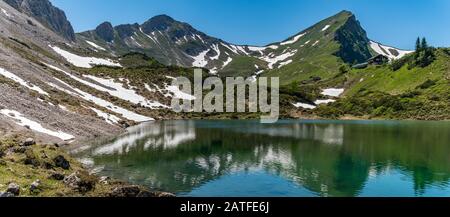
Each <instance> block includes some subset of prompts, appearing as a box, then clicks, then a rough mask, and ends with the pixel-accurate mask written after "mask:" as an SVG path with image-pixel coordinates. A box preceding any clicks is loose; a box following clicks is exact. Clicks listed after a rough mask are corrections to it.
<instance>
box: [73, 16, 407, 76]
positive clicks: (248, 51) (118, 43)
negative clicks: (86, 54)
mask: <svg viewBox="0 0 450 217" xmlns="http://www.w3.org/2000/svg"><path fill="white" fill-rule="evenodd" d="M77 37H78V40H79V42H80V43H83V42H87V43H85V46H87V47H88V48H91V49H95V47H92V42H93V43H95V44H97V45H99V46H101V47H103V48H105V49H106V50H107V51H109V52H113V53H115V54H116V55H123V54H125V53H129V52H141V53H145V54H147V55H149V56H151V57H154V58H156V59H157V60H158V61H160V62H162V63H164V64H170V65H180V66H185V67H202V68H206V69H209V70H210V72H211V73H222V74H224V75H232V74H233V71H234V72H236V71H239V72H238V74H240V75H252V74H255V73H257V74H260V73H261V72H262V71H264V72H271V73H272V74H274V73H275V74H276V73H278V72H277V71H279V70H282V71H289V73H284V74H286V75H291V74H292V73H293V72H294V71H292V70H293V69H298V68H299V67H300V68H305V69H304V70H307V71H309V70H319V71H321V70H323V71H327V74H329V75H332V74H333V73H335V72H337V69H338V68H339V65H341V64H345V63H346V64H354V63H362V62H365V61H366V60H368V59H369V58H371V57H372V56H374V55H376V54H382V55H385V56H388V57H390V58H392V59H393V58H399V57H401V56H402V55H403V54H405V52H404V51H401V50H398V49H397V50H395V49H394V50H393V49H389V48H390V47H389V48H388V49H383V45H381V44H378V43H375V42H372V41H371V40H370V39H369V38H368V36H367V33H366V31H365V30H364V29H363V28H362V27H361V25H360V23H359V21H358V20H357V18H356V16H355V15H354V14H353V13H351V12H349V11H341V12H339V13H337V14H336V15H334V16H331V17H330V18H327V19H325V20H323V21H320V22H319V23H317V24H315V25H313V26H311V27H309V28H308V29H306V30H304V31H301V32H300V33H298V34H296V35H294V36H292V37H290V38H288V39H286V40H284V41H282V42H275V43H271V44H269V45H267V46H262V47H261V46H248V45H235V44H232V43H228V42H225V41H223V40H220V39H218V38H215V37H212V36H208V35H206V34H205V33H203V32H201V31H199V30H197V29H195V28H194V27H192V26H191V25H189V24H187V23H183V22H180V21H177V20H175V19H173V18H172V17H169V16H167V15H158V16H155V17H153V18H151V19H149V20H148V21H146V22H144V23H143V24H141V25H139V24H124V25H119V26H115V27H113V26H112V25H111V24H110V23H108V22H105V23H103V24H101V25H99V26H98V27H97V28H96V29H95V30H92V31H86V32H83V33H79V34H78V36H77ZM380 46H381V47H380ZM380 51H385V52H383V53H381V52H380ZM391 51H392V53H391ZM393 54H396V55H393ZM306 59H309V61H306ZM292 64H293V65H294V66H296V67H288V66H289V65H292ZM305 64H306V65H305ZM285 67H287V68H285ZM282 68H284V69H282ZM289 68H292V69H289ZM258 72H259V73H258ZM307 74H308V72H305V73H303V75H307ZM299 79H301V78H299Z"/></svg>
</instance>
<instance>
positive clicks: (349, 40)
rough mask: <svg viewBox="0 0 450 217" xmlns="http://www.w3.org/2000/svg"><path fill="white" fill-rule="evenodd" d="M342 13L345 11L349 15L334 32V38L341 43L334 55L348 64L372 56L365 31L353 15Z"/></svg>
mask: <svg viewBox="0 0 450 217" xmlns="http://www.w3.org/2000/svg"><path fill="white" fill-rule="evenodd" d="M342 13H347V14H348V16H349V17H348V19H347V21H346V22H345V24H344V25H342V26H341V28H339V29H338V30H337V31H336V33H335V40H336V41H337V42H338V43H339V44H340V45H341V47H340V50H339V51H338V52H337V53H336V55H337V56H338V57H340V58H341V59H342V60H344V62H346V63H350V64H354V63H362V62H365V61H367V60H368V59H369V58H371V57H372V54H371V53H370V50H369V42H370V40H369V38H368V37H367V33H366V31H365V30H364V29H363V28H362V27H361V24H360V23H359V21H358V20H357V19H356V17H355V15H353V14H352V13H350V12H346V11H344V12H342Z"/></svg>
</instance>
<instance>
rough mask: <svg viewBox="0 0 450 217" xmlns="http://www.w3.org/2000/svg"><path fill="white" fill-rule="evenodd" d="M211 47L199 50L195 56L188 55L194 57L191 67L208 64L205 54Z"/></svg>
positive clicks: (201, 66)
mask: <svg viewBox="0 0 450 217" xmlns="http://www.w3.org/2000/svg"><path fill="white" fill-rule="evenodd" d="M210 50H211V49H208V50H205V51H203V52H200V53H199V54H198V55H197V56H195V57H194V56H190V57H191V58H192V59H194V62H193V63H192V66H193V67H200V68H203V67H205V66H206V65H208V60H206V54H207V53H208V52H209V51H210Z"/></svg>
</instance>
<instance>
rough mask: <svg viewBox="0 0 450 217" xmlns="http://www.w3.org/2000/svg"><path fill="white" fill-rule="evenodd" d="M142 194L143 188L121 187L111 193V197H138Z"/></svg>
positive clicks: (135, 186)
mask: <svg viewBox="0 0 450 217" xmlns="http://www.w3.org/2000/svg"><path fill="white" fill-rule="evenodd" d="M139 193H141V188H139V186H137V185H129V186H121V187H117V188H114V190H113V191H112V192H111V193H110V196H111V197H137V196H138V195H139Z"/></svg>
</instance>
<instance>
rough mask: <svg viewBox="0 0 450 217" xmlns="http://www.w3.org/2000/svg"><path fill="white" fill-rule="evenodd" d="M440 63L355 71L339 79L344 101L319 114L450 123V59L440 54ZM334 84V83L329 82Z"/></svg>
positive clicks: (442, 52)
mask: <svg viewBox="0 0 450 217" xmlns="http://www.w3.org/2000/svg"><path fill="white" fill-rule="evenodd" d="M436 56H437V58H436V60H435V61H434V62H433V63H432V64H431V65H429V66H427V67H425V68H421V67H414V68H412V69H408V66H407V65H405V66H404V67H402V68H401V69H399V70H397V71H393V70H392V69H391V67H390V65H385V66H371V67H369V68H366V69H358V70H351V71H350V72H348V73H346V74H343V75H342V76H339V77H337V78H335V79H334V80H335V81H339V82H341V85H344V86H346V88H347V90H346V93H345V94H344V96H343V98H342V99H341V100H339V101H338V102H336V103H333V104H330V105H328V106H321V107H319V108H318V109H317V113H318V114H319V115H321V116H324V117H333V118H338V117H341V116H344V115H351V116H364V117H369V118H388V119H424V120H444V119H447V120H448V119H450V55H449V52H448V51H447V50H446V49H438V50H437V51H436ZM329 82H331V81H329Z"/></svg>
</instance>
